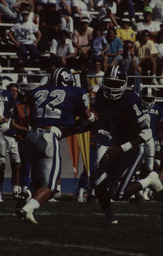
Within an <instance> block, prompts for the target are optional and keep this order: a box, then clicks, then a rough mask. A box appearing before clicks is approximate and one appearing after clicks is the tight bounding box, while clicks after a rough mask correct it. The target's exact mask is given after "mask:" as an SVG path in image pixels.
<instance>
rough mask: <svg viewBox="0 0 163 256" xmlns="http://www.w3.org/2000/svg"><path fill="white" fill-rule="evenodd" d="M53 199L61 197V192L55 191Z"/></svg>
mask: <svg viewBox="0 0 163 256" xmlns="http://www.w3.org/2000/svg"><path fill="white" fill-rule="evenodd" d="M54 197H55V198H58V197H61V191H59V190H57V191H56V193H55V195H54Z"/></svg>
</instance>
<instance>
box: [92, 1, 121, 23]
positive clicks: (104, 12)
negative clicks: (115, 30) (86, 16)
mask: <svg viewBox="0 0 163 256" xmlns="http://www.w3.org/2000/svg"><path fill="white" fill-rule="evenodd" d="M95 10H96V11H99V17H98V19H99V21H100V20H101V19H102V18H103V17H105V16H107V17H108V18H110V19H111V21H112V23H113V25H114V26H116V27H118V23H117V20H116V16H115V15H116V13H117V4H116V3H115V1H113V0H101V1H99V2H98V3H97V5H96V7H95Z"/></svg>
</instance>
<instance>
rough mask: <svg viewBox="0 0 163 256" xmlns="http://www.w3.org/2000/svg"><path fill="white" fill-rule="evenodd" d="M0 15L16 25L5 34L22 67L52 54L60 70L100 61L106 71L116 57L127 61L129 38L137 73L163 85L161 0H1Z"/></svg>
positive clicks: (51, 56) (162, 13) (4, 19)
mask: <svg viewBox="0 0 163 256" xmlns="http://www.w3.org/2000/svg"><path fill="white" fill-rule="evenodd" d="M126 11H127V12H128V14H127V15H126V13H125V12H126ZM136 11H140V12H141V13H142V17H141V19H139V17H138V15H136ZM0 14H1V22H2V23H3V22H4V23H5V22H12V23H14V25H13V26H12V27H11V28H10V30H9V32H8V34H7V35H8V37H9V39H10V40H11V41H12V43H13V44H14V46H15V51H16V52H18V56H19V57H20V62H21V65H24V66H34V62H36V66H38V65H41V64H40V63H41V61H39V63H38V62H37V61H38V60H39V58H40V57H41V56H43V55H44V54H46V53H48V56H49V58H52V59H53V62H55V65H56V67H58V66H59V67H60V66H68V67H70V68H74V69H76V66H77V65H76V62H77V61H79V60H80V61H81V62H85V63H87V69H89V68H90V67H91V66H92V64H93V61H94V60H96V59H98V60H99V61H100V62H101V65H102V67H101V69H102V71H104V72H105V71H106V70H107V69H108V67H109V66H110V64H111V63H112V62H114V59H115V58H116V57H117V56H119V55H120V56H121V57H122V58H124V56H125V55H126V53H124V51H126V49H124V45H126V41H127V40H130V41H132V42H133V47H132V55H131V58H132V61H131V63H133V60H134V58H135V57H137V65H138V66H139V68H138V69H137V70H136V72H137V73H138V75H142V76H143V75H144V76H146V75H151V76H153V78H152V79H151V83H152V84H156V85H157V84H162V78H160V79H158V78H156V77H155V76H159V75H160V76H161V75H162V73H163V71H162V70H163V68H162V52H161V49H162V39H161V38H162V27H163V26H162V20H163V19H162V16H163V7H162V3H161V1H160V0H144V1H131V0H78V1H77V0H72V1H70V0H25V1H24V0H13V1H11V0H1V1H0ZM4 29H5V28H4ZM144 31H146V32H144ZM158 34H159V36H158ZM145 37H146V38H145ZM147 38H148V40H147ZM28 55H30V56H31V58H30V59H29V57H28ZM146 63H147V64H148V65H146ZM125 69H126V68H125ZM132 69H133V68H132ZM126 70H127V69H126ZM130 70H131V69H130Z"/></svg>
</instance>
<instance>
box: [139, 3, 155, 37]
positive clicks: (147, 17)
mask: <svg viewBox="0 0 163 256" xmlns="http://www.w3.org/2000/svg"><path fill="white" fill-rule="evenodd" d="M152 17H153V14H152V8H151V7H149V6H146V7H144V20H143V21H142V22H139V23H137V27H136V30H137V34H138V37H141V34H142V31H143V30H146V29H147V30H149V32H150V37H151V39H152V40H155V39H156V37H157V34H158V32H159V30H160V25H159V23H157V22H155V21H153V20H152Z"/></svg>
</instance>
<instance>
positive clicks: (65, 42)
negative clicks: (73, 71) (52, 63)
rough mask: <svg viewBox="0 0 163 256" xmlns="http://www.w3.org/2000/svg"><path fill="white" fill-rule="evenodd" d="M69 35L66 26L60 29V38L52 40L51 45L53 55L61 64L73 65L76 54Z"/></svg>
mask: <svg viewBox="0 0 163 256" xmlns="http://www.w3.org/2000/svg"><path fill="white" fill-rule="evenodd" d="M68 37H69V33H68V31H67V30H66V29H65V28H64V29H63V30H61V31H60V36H59V37H58V39H53V40H52V43H51V46H50V54H51V57H52V58H53V59H54V60H56V63H57V64H58V65H59V64H60V65H61V66H67V65H68V64H69V65H71V63H72V61H73V60H74V59H75V56H76V54H75V50H74V47H73V44H72V41H71V40H70V39H69V38H68ZM58 65H57V66H58Z"/></svg>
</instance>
